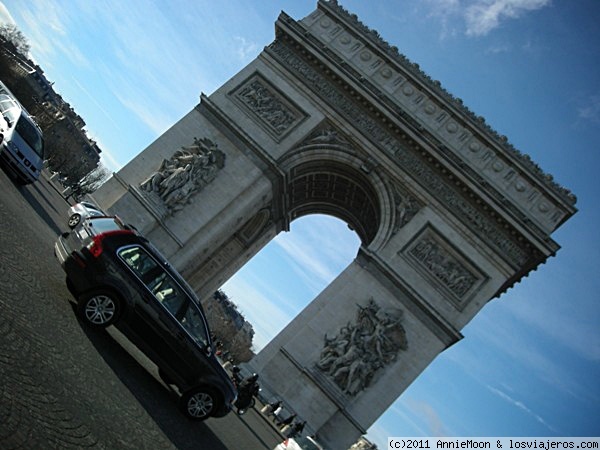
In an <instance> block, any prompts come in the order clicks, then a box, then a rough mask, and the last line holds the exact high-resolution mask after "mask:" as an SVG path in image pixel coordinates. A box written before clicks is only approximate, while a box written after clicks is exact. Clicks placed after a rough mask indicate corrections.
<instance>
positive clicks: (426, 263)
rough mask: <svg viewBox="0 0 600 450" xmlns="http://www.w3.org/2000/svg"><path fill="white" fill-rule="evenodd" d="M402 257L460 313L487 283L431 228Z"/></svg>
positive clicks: (471, 265) (412, 243)
mask: <svg viewBox="0 0 600 450" xmlns="http://www.w3.org/2000/svg"><path fill="white" fill-rule="evenodd" d="M402 253H403V254H404V257H405V258H406V259H407V260H408V261H409V262H410V263H411V265H412V266H413V267H415V269H417V271H419V272H420V273H422V274H423V275H424V276H425V277H426V278H427V279H429V280H430V281H431V282H432V284H433V285H434V286H435V287H436V288H437V289H438V290H441V291H442V292H443V294H444V298H446V299H448V300H450V301H451V302H452V304H453V305H454V306H455V307H457V308H458V309H462V308H464V306H465V304H466V302H467V301H468V299H469V298H470V296H471V294H472V293H474V292H475V291H477V290H478V289H479V287H480V286H481V284H482V283H483V281H484V280H485V276H484V275H483V274H482V273H481V271H479V270H478V269H477V268H476V267H475V266H474V265H473V264H472V263H470V262H469V261H468V259H467V258H466V256H464V255H463V254H462V253H461V252H460V251H458V250H457V249H455V248H454V247H452V246H451V245H450V244H449V243H448V242H446V241H445V239H443V238H442V237H441V235H440V234H439V233H438V232H437V231H435V230H434V229H433V228H431V227H426V228H425V229H424V230H423V231H422V232H421V233H419V235H418V236H417V238H416V239H414V240H413V241H412V242H411V243H410V244H409V245H408V246H407V248H405V249H404V250H403V252H402Z"/></svg>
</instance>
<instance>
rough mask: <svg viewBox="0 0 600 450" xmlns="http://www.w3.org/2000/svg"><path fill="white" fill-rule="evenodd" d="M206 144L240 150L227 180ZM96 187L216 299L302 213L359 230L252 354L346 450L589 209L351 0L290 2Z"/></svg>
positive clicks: (224, 162) (224, 160)
mask: <svg viewBox="0 0 600 450" xmlns="http://www.w3.org/2000/svg"><path fill="white" fill-rule="evenodd" d="M197 142H205V143H210V145H208V144H207V145H208V146H209V147H211V146H212V147H211V148H213V149H215V150H216V149H218V151H219V152H221V153H220V154H222V157H220V159H219V161H220V163H216V160H215V162H214V164H213V166H214V167H218V170H215V171H213V172H211V177H210V181H209V182H205V181H206V180H205V181H198V180H199V178H198V177H199V176H198V175H193V174H194V173H195V172H194V171H195V170H196V169H195V167H197V166H196V164H203V163H201V162H200V159H201V156H202V155H200V153H198V154H196V156H194V154H185V152H184V153H182V149H186V148H189V147H190V146H193V145H194V143H197ZM173 158H175V159H177V158H179V159H181V158H183V159H182V162H181V163H179V162H178V163H177V164H172V163H173V161H174V159H173ZM169 162H171V163H169ZM171 166H172V167H171ZM204 169H205V167H204V166H203V169H202V170H204ZM201 172H202V171H200V170H199V169H198V173H201ZM157 173H159V174H161V176H160V177H158V178H157V179H156V184H155V187H156V190H154V188H153V189H148V186H149V184H148V183H150V186H151V182H149V180H152V179H153V178H152V177H153V176H154V175H155V174H157ZM202 173H203V172H202ZM169 177H171V178H169ZM200 178H201V176H200ZM167 179H170V180H171V181H170V182H169V183H167V182H166V181H165V180H167ZM163 182H164V183H165V185H164V186H163V185H162V184H161V183H163ZM171 183H172V184H171ZM198 183H200V184H201V189H197V188H194V186H197V185H198ZM167 184H169V186H170V188H173V186H175V188H173V189H172V190H171V191H169V193H167V194H165V192H166V191H164V190H163V191H161V189H163V188H164V189H166V185H167ZM192 188H194V190H193V192H192ZM172 192H175V194H173V195H176V197H177V198H178V199H181V201H179V200H178V203H177V208H171V207H170V204H169V201H167V198H170V197H168V196H170V195H171V193H172ZM188 194H189V195H188ZM95 199H96V201H98V202H99V204H100V205H101V206H102V207H104V208H105V209H108V210H109V211H111V212H115V213H117V214H119V215H121V216H122V217H124V218H125V219H126V220H128V221H130V222H132V223H134V224H136V226H137V227H138V229H140V230H141V231H142V232H143V233H145V234H146V235H147V236H148V237H149V238H150V239H151V240H152V241H153V242H154V243H155V244H156V245H157V246H158V247H160V248H161V250H162V251H163V252H164V253H165V254H166V255H167V256H168V257H169V258H170V259H171V261H172V262H173V264H174V265H175V266H176V267H177V268H178V269H179V270H180V271H181V272H182V273H183V274H184V276H185V277H186V278H187V279H188V281H189V282H190V284H191V285H192V286H193V287H194V288H195V289H196V290H197V291H198V293H199V295H200V296H201V297H207V296H209V295H211V294H212V293H213V292H214V291H215V290H216V289H218V288H219V287H220V286H221V285H222V284H223V283H224V282H225V281H226V280H227V279H228V278H229V277H230V276H231V275H233V274H234V273H235V272H236V271H237V270H238V269H239V268H240V267H241V266H242V265H243V264H245V263H246V262H247V261H248V260H249V259H250V258H252V257H253V256H254V255H255V254H256V253H257V252H258V251H259V250H260V249H262V248H263V247H264V246H265V245H266V244H267V243H268V242H269V241H270V240H271V239H272V238H273V237H274V236H276V235H277V234H278V233H279V232H281V231H287V230H289V224H290V222H291V221H293V220H294V219H296V218H298V217H301V216H303V215H306V214H311V213H323V214H330V215H333V216H335V217H338V218H340V219H342V220H345V221H346V222H347V223H348V224H349V225H350V226H351V227H352V228H353V229H354V230H356V232H357V234H358V236H359V237H360V239H361V241H362V245H361V248H360V250H359V253H358V255H357V258H356V259H355V260H354V261H353V262H352V263H351V264H350V265H349V266H348V267H347V268H346V269H345V270H344V271H343V272H342V274H340V275H339V277H338V278H337V279H336V280H334V281H333V282H332V283H331V284H330V285H329V286H328V287H327V288H326V289H325V290H324V291H323V292H322V293H321V294H319V296H318V297H317V298H316V299H315V300H314V301H313V302H311V303H310V304H309V305H308V306H307V307H306V308H305V309H304V310H303V311H302V312H301V313H300V314H299V315H298V317H296V318H295V319H294V320H293V321H292V322H291V323H290V324H289V325H288V326H287V327H286V328H285V329H284V330H283V331H282V332H281V333H280V334H279V335H278V336H277V337H276V338H275V339H274V340H273V341H272V342H270V343H269V344H268V345H267V347H265V349H263V350H262V351H261V352H260V353H259V354H258V355H257V356H256V357H255V358H254V359H253V360H252V361H251V365H252V367H253V369H254V370H255V371H257V372H258V373H260V375H261V380H262V381H263V384H265V385H267V386H268V387H269V391H274V392H277V393H278V394H279V395H281V396H282V397H283V398H285V399H286V401H287V402H288V403H289V404H290V405H292V407H293V409H294V411H296V412H297V413H298V415H299V416H300V417H302V418H304V419H306V420H307V421H308V424H307V428H309V429H311V430H314V431H315V432H316V433H317V437H318V440H319V441H321V442H323V443H324V444H325V445H326V446H327V447H328V448H334V449H338V448H348V447H349V446H350V445H351V444H352V443H354V442H356V440H357V439H358V437H359V436H360V435H361V434H364V433H365V432H366V430H367V429H368V428H369V427H370V425H371V424H373V422H375V420H377V418H378V417H379V416H380V415H381V414H382V413H383V412H384V411H385V410H386V409H387V408H388V407H389V406H390V405H391V404H392V403H393V402H394V400H396V398H397V397H398V396H399V395H400V394H401V393H402V392H403V391H404V390H405V389H406V387H407V386H408V385H409V384H410V383H411V382H412V381H413V380H414V379H415V378H416V377H417V376H418V375H419V374H420V373H421V372H422V371H423V370H424V369H425V368H426V367H427V366H428V364H429V363H430V362H431V361H432V360H433V359H434V358H435V357H436V356H437V355H438V354H439V353H440V352H442V351H443V350H444V349H445V348H447V347H449V346H450V345H452V344H453V343H455V342H457V341H458V340H459V339H461V337H462V336H461V334H460V330H461V329H462V328H463V327H464V326H465V324H467V323H468V322H469V321H470V320H471V319H472V318H473V317H474V316H475V315H476V314H477V312H478V311H479V310H480V309H481V308H482V307H483V306H484V305H485V304H486V303H487V301H489V300H490V299H491V298H494V297H496V296H498V295H500V294H501V293H502V292H504V291H505V290H506V289H508V288H509V287H510V286H512V285H513V284H514V283H515V282H518V281H519V280H521V279H522V278H523V277H524V276H526V275H527V274H528V273H529V272H530V271H531V270H533V269H534V268H536V267H537V266H538V265H539V264H541V263H543V262H544V261H545V260H546V259H547V258H548V257H549V256H551V255H553V254H554V253H555V252H556V251H557V250H558V248H559V246H558V244H556V243H555V242H554V241H553V240H552V239H551V237H550V234H551V232H552V231H554V230H555V229H556V228H557V227H558V226H559V225H560V224H562V223H563V222H564V221H565V220H567V219H568V218H569V217H570V216H571V215H573V214H574V213H575V211H576V209H575V206H574V203H575V199H574V197H573V196H572V194H570V193H569V192H568V191H566V190H565V189H564V188H562V187H560V186H557V185H556V184H555V183H554V182H553V181H552V179H551V177H549V176H548V175H545V174H544V173H543V172H542V171H541V170H540V169H539V168H538V167H537V166H536V165H535V164H534V163H533V162H531V161H530V160H529V158H528V157H526V156H524V155H522V154H521V153H520V152H518V151H517V150H515V149H514V148H512V147H511V146H510V144H508V143H507V142H506V139H505V138H503V137H501V136H498V135H497V134H496V133H494V132H493V130H491V129H490V128H489V127H488V126H487V125H485V123H484V121H482V120H481V119H480V118H478V117H476V116H475V115H474V114H473V113H471V112H470V111H468V110H467V109H466V108H464V107H463V106H462V104H461V103H460V101H459V100H457V99H455V98H454V97H452V96H451V95H450V94H448V93H447V92H446V91H444V90H443V89H442V88H441V86H440V85H439V83H437V82H435V81H433V80H431V79H429V78H428V77H427V76H426V75H425V74H423V73H422V72H420V71H419V69H418V68H417V67H416V66H415V65H414V64H413V63H411V62H410V61H408V60H407V59H406V58H404V57H403V56H402V55H400V54H399V53H398V51H397V49H395V48H393V47H390V46H389V45H388V44H387V43H385V42H384V41H383V40H382V39H381V38H380V37H379V35H378V34H377V33H376V32H374V31H372V30H369V29H368V28H367V27H365V26H364V25H362V24H361V23H360V22H359V21H358V20H357V19H356V17H355V16H352V15H350V14H349V13H348V12H347V11H345V10H344V9H343V8H341V7H340V6H339V5H338V4H337V2H335V1H319V3H318V5H317V9H316V11H315V12H314V13H312V14H310V15H309V16H308V17H306V18H304V19H303V20H301V21H295V20H293V19H292V18H290V17H288V16H287V15H286V14H285V13H282V14H281V15H280V17H279V18H278V20H277V22H276V38H275V40H274V42H273V43H272V44H271V45H269V46H268V47H267V48H266V49H265V50H264V51H263V52H262V53H261V54H260V55H259V56H258V57H257V58H256V59H255V60H254V61H253V62H252V63H250V64H249V65H248V66H247V67H245V68H244V69H242V70H241V71H240V72H239V73H238V74H236V75H235V76H234V77H233V78H232V79H231V80H229V81H228V82H226V83H225V84H224V85H223V86H222V87H221V88H219V89H218V90H217V91H216V92H215V93H213V94H212V95H211V96H210V97H206V96H204V95H203V96H201V99H200V103H199V104H198V105H197V106H196V108H194V109H193V110H192V111H191V112H190V113H188V114H187V115H186V116H185V117H183V118H182V119H181V120H180V121H179V122H177V123H176V124H175V125H174V126H173V127H172V128H171V129H169V130H168V131H167V132H166V133H165V134H163V135H162V136H160V137H159V138H158V139H157V140H156V141H155V142H154V143H152V144H151V145H150V146H149V147H148V148H147V149H146V150H144V152H142V153H141V154H140V155H138V156H137V157H136V158H135V159H134V160H133V161H132V162H131V163H130V164H128V165H127V166H126V167H124V168H123V169H122V170H121V171H120V172H119V173H118V174H115V176H114V177H113V178H112V179H111V180H110V181H109V182H108V183H106V184H105V185H104V186H103V187H102V188H101V189H100V190H99V191H98V192H97V193H96V195H95Z"/></svg>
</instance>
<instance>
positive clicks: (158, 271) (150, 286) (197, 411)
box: [55, 217, 236, 420]
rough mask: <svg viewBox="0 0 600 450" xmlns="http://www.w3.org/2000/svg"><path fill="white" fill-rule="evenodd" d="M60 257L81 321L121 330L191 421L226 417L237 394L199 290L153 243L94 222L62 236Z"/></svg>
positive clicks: (119, 226) (102, 220) (117, 225)
mask: <svg viewBox="0 0 600 450" xmlns="http://www.w3.org/2000/svg"><path fill="white" fill-rule="evenodd" d="M55 254H56V257H57V258H58V259H59V261H60V263H61V265H62V267H63V269H64V271H65V272H66V274H67V283H68V285H69V288H70V289H71V291H72V292H73V294H74V295H75V297H76V298H77V300H78V303H77V305H78V306H77V311H78V313H79V315H80V316H81V318H82V320H83V321H84V322H85V323H87V324H89V325H91V326H94V327H99V328H104V327H107V326H109V325H112V324H115V325H116V326H117V327H118V328H119V329H120V330H121V331H122V332H123V334H125V335H126V336H127V337H128V338H129V339H130V340H131V341H132V342H133V343H134V344H136V345H137V346H138V347H139V348H140V349H141V350H142V351H143V352H144V353H145V354H146V355H147V356H148V357H149V358H150V359H151V360H152V361H154V362H155V363H156V365H157V366H158V367H159V374H160V376H161V377H162V379H163V380H164V381H165V382H166V383H168V384H174V385H175V386H177V387H178V388H179V390H180V392H182V396H181V399H180V407H181V409H182V411H183V412H184V414H185V415H186V416H188V417H189V418H191V419H195V420H204V419H206V418H207V417H210V416H214V417H222V416H224V415H225V414H227V413H228V412H229V411H230V410H231V407H232V403H233V402H234V401H235V398H236V390H235V388H234V386H233V384H232V382H231V380H230V378H229V376H228V375H227V373H226V372H225V370H224V369H223V367H222V366H221V364H220V363H219V361H218V360H217V358H216V356H215V355H214V351H213V345H212V342H211V338H210V330H209V328H208V323H207V322H206V318H205V316H204V312H203V310H202V307H201V305H200V302H199V301H198V298H197V297H196V296H195V294H194V293H193V291H192V289H191V288H190V287H189V286H188V285H187V283H186V282H185V281H184V280H183V278H182V277H181V275H179V273H177V271H176V270H175V269H173V268H172V267H171V266H170V264H169V263H168V262H167V260H166V259H165V258H164V257H163V256H162V255H161V254H160V253H159V252H158V250H156V249H155V248H154V247H153V246H152V244H150V243H149V242H148V240H147V239H146V238H144V237H143V236H141V235H140V234H139V233H137V232H136V231H135V229H133V228H132V227H129V226H127V225H124V224H123V223H122V222H121V221H120V220H119V219H118V218H115V217H94V218H89V219H87V220H84V221H82V222H81V223H80V224H79V225H78V226H77V227H76V228H75V229H73V230H72V231H71V232H69V233H64V234H63V235H62V236H60V237H59V238H58V240H57V242H56V244H55Z"/></svg>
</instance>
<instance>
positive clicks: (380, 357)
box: [316, 298, 408, 396]
mask: <svg viewBox="0 0 600 450" xmlns="http://www.w3.org/2000/svg"><path fill="white" fill-rule="evenodd" d="M402 319H403V312H402V311H401V310H398V309H388V310H384V309H382V308H380V307H379V305H377V303H375V301H374V300H373V299H372V298H371V299H370V300H369V302H368V304H367V305H366V306H364V307H363V306H360V305H358V311H357V313H356V320H355V321H354V323H350V322H348V324H347V325H345V326H343V327H342V328H340V330H339V332H338V334H337V335H336V336H334V337H332V338H329V337H328V336H327V335H325V342H324V346H323V350H322V351H321V355H320V358H319V361H318V362H317V364H316V367H317V369H319V370H320V371H322V372H323V373H325V374H327V376H328V377H329V378H330V379H331V380H333V381H334V382H335V384H336V385H337V386H338V387H339V388H340V389H341V390H342V391H343V392H344V393H346V394H348V395H352V396H354V395H356V394H357V393H359V392H360V391H362V390H363V389H365V388H366V387H368V386H369V384H370V383H371V381H372V379H373V376H374V374H375V373H376V372H377V371H378V370H379V369H381V368H382V367H385V366H386V365H388V364H390V363H391V362H393V361H395V359H396V356H397V354H398V352H399V351H400V350H406V349H407V348H408V343H407V340H406V332H405V330H404V327H403V326H402V324H401V322H402Z"/></svg>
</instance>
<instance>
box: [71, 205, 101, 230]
mask: <svg viewBox="0 0 600 450" xmlns="http://www.w3.org/2000/svg"><path fill="white" fill-rule="evenodd" d="M67 215H68V217H69V220H68V222H67V223H68V225H69V228H75V227H76V226H77V225H79V222H81V220H82V219H87V218H88V217H100V216H106V213H105V212H104V211H102V209H100V207H99V206H97V205H94V204H93V203H91V202H79V203H75V204H74V205H73V206H71V207H70V208H69V211H68V212H67Z"/></svg>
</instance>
